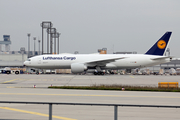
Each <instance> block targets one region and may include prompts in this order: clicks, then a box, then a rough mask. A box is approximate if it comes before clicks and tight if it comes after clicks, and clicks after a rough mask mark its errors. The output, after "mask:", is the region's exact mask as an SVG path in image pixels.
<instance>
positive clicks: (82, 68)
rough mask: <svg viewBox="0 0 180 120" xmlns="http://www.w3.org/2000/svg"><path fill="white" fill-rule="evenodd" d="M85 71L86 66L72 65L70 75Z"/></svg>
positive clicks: (80, 64)
mask: <svg viewBox="0 0 180 120" xmlns="http://www.w3.org/2000/svg"><path fill="white" fill-rule="evenodd" d="M85 70H87V66H86V65H84V64H82V63H73V64H71V72H72V73H82V72H84V71H85Z"/></svg>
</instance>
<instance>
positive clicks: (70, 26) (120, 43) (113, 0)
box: [0, 0, 180, 57]
mask: <svg viewBox="0 0 180 120" xmlns="http://www.w3.org/2000/svg"><path fill="white" fill-rule="evenodd" d="M0 18H1V22H0V40H3V35H4V34H7V35H10V36H11V41H12V45H11V48H10V49H11V51H12V50H19V49H20V47H25V48H26V50H28V48H27V46H28V44H27V42H28V37H27V33H31V41H32V43H31V50H33V49H34V48H33V46H34V44H33V37H37V38H39V39H40V40H41V39H42V37H41V36H42V33H41V31H42V29H41V27H40V23H41V22H42V21H51V22H52V23H53V27H55V28H56V29H57V30H58V32H60V33H61V36H60V52H61V53H74V51H79V53H96V52H97V49H101V48H107V49H108V53H112V52H113V50H114V52H117V51H137V52H138V53H145V52H147V50H148V49H149V48H150V47H151V46H152V45H153V44H154V43H155V42H156V41H157V40H158V39H159V38H160V37H161V36H162V35H163V34H164V33H165V32H166V31H172V32H173V33H172V37H171V42H170V44H169V48H170V50H171V55H174V56H176V57H180V54H179V51H180V47H179V46H180V40H179V39H180V1H179V0H0ZM36 46H37V44H36ZM113 46H114V47H113ZM113 48H114V49H113ZM37 49H38V48H36V50H37Z"/></svg>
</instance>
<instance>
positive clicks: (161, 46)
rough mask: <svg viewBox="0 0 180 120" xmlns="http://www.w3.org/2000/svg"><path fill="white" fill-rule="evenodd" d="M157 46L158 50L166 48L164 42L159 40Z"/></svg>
mask: <svg viewBox="0 0 180 120" xmlns="http://www.w3.org/2000/svg"><path fill="white" fill-rule="evenodd" d="M157 46H158V48H159V49H164V48H165V47H166V42H165V41H164V40H159V41H158V42H157Z"/></svg>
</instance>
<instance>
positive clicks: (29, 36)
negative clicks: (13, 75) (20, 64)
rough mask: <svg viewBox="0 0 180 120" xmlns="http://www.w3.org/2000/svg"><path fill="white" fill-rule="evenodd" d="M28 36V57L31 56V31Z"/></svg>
mask: <svg viewBox="0 0 180 120" xmlns="http://www.w3.org/2000/svg"><path fill="white" fill-rule="evenodd" d="M27 36H28V55H27V56H28V58H29V52H30V36H31V34H30V33H28V34H27Z"/></svg>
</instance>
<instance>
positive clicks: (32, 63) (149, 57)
mask: <svg viewBox="0 0 180 120" xmlns="http://www.w3.org/2000/svg"><path fill="white" fill-rule="evenodd" d="M171 33H172V32H166V33H165V34H164V35H163V36H162V37H161V38H160V39H159V40H158V41H157V42H156V43H155V44H154V45H153V46H152V47H151V48H150V49H149V50H148V51H147V52H146V53H145V54H53V55H39V56H34V57H32V58H29V59H28V60H27V61H25V62H24V65H25V66H28V67H31V68H37V69H71V72H72V73H82V72H84V71H88V70H93V71H94V74H95V75H103V74H104V73H103V72H102V71H103V70H116V69H133V68H143V67H149V66H154V65H158V64H162V63H166V62H170V60H171V59H172V58H171V57H170V56H164V53H165V51H166V49H167V45H168V43H169V39H170V36H171Z"/></svg>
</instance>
